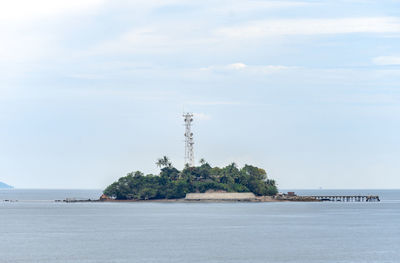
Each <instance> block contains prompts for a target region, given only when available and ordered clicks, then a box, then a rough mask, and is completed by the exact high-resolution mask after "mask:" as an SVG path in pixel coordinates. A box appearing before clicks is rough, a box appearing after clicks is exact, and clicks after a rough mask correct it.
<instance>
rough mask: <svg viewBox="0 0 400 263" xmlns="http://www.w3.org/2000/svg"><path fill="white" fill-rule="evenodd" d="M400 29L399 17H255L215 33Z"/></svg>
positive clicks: (261, 34) (260, 34) (241, 34)
mask: <svg viewBox="0 0 400 263" xmlns="http://www.w3.org/2000/svg"><path fill="white" fill-rule="evenodd" d="M399 32H400V19H399V18H396V17H363V18H335V19H271V20H261V21H253V22H249V23H247V24H245V25H241V26H231V27H223V28H220V29H217V30H216V34H221V35H224V36H227V37H232V38H249V37H267V36H277V35H320V34H346V33H399Z"/></svg>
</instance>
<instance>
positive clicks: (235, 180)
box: [104, 156, 277, 200]
mask: <svg viewBox="0 0 400 263" xmlns="http://www.w3.org/2000/svg"><path fill="white" fill-rule="evenodd" d="M156 164H157V166H159V167H162V168H161V171H160V174H159V175H152V174H148V175H144V174H143V173H142V172H139V171H136V172H131V173H128V174H127V176H124V177H121V178H119V180H118V181H116V182H114V183H113V184H111V185H110V186H108V187H107V188H106V189H105V190H104V194H105V195H107V196H110V197H113V198H116V199H119V200H148V199H175V198H184V197H185V195H186V194H187V193H204V192H206V191H208V190H224V191H227V192H253V193H254V194H255V195H258V196H262V195H275V194H276V193H277V188H276V185H275V181H274V180H270V179H267V173H266V172H265V170H264V169H261V168H258V167H256V166H252V165H245V166H244V167H242V168H241V169H239V168H238V167H237V165H236V164H235V163H231V164H230V165H228V166H226V167H223V168H219V167H212V166H211V165H210V164H209V163H207V162H206V161H205V160H204V159H202V161H201V165H200V166H197V167H188V166H186V167H185V168H184V169H183V170H182V171H179V170H178V169H176V168H175V167H173V166H172V164H171V162H170V161H169V158H168V157H166V156H164V157H163V158H160V159H158V160H157V162H156Z"/></svg>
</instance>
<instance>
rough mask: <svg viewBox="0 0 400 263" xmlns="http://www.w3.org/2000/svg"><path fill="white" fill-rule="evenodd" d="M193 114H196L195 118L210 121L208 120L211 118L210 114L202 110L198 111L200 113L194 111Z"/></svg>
mask: <svg viewBox="0 0 400 263" xmlns="http://www.w3.org/2000/svg"><path fill="white" fill-rule="evenodd" d="M193 116H194V118H195V119H197V120H201V121H208V120H210V119H211V116H210V115H208V114H205V113H201V112H198V113H196V112H194V113H193Z"/></svg>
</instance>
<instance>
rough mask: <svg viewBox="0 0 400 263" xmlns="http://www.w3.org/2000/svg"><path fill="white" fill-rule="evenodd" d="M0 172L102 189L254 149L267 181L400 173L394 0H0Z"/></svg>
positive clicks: (339, 183) (350, 181) (384, 180)
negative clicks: (187, 138) (187, 146)
mask: <svg viewBox="0 0 400 263" xmlns="http://www.w3.org/2000/svg"><path fill="white" fill-rule="evenodd" d="M0 7H1V8H0V181H3V182H5V183H8V184H11V185H14V186H15V187H18V188H63V189H70V188H80V189H84V188H96V189H102V188H104V187H105V186H107V185H108V184H110V183H112V182H113V181H115V180H117V179H118V178H119V177H121V176H124V175H126V174H127V173H128V172H131V171H136V170H141V171H143V172H144V173H157V172H158V168H157V167H156V165H155V161H156V159H157V158H159V157H161V156H163V155H166V156H168V157H170V159H171V160H172V162H173V164H174V165H175V166H176V167H177V168H179V169H181V168H182V167H183V162H184V137H183V134H184V126H183V118H182V113H183V111H188V112H193V113H194V114H195V119H194V123H193V124H194V125H193V132H194V140H195V148H194V149H195V158H196V161H197V162H198V160H199V159H200V158H204V159H205V160H206V161H208V162H209V163H210V164H211V165H217V166H224V165H228V164H230V163H232V162H235V163H237V164H238V165H239V166H242V165H244V164H253V165H256V166H259V167H262V168H265V170H266V171H267V173H268V177H269V178H273V179H275V180H276V181H277V184H278V187H279V188H298V189H300V188H308V189H313V188H320V187H322V188H331V189H333V188H349V189H358V188H375V189H378V188H379V189H381V188H400V174H399V173H400V162H399V160H400V158H399V157H400V147H399V146H400V139H399V134H400V86H399V84H400V1H399V0H379V1H369V0H346V1H344V0H331V1H327V0H320V1H319V0H313V1H261V0H251V1H250V0H229V1H227V0H213V1H209V0H203V1H183V0H145V1H136V0H129V1H128V0H112V1H111V0H79V1H78V0H57V1H54V0H35V1H32V0H13V1H1V2H0Z"/></svg>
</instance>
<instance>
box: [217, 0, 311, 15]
mask: <svg viewBox="0 0 400 263" xmlns="http://www.w3.org/2000/svg"><path fill="white" fill-rule="evenodd" d="M312 4H315V3H312ZM308 5H311V3H307V2H300V1H257V0H253V1H243V0H240V1H230V3H229V5H222V6H218V7H215V8H211V10H212V11H214V12H216V13H219V14H223V15H227V14H235V13H238V14H239V13H240V14H242V13H246V12H254V11H261V10H268V9H281V8H292V7H300V6H308Z"/></svg>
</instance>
